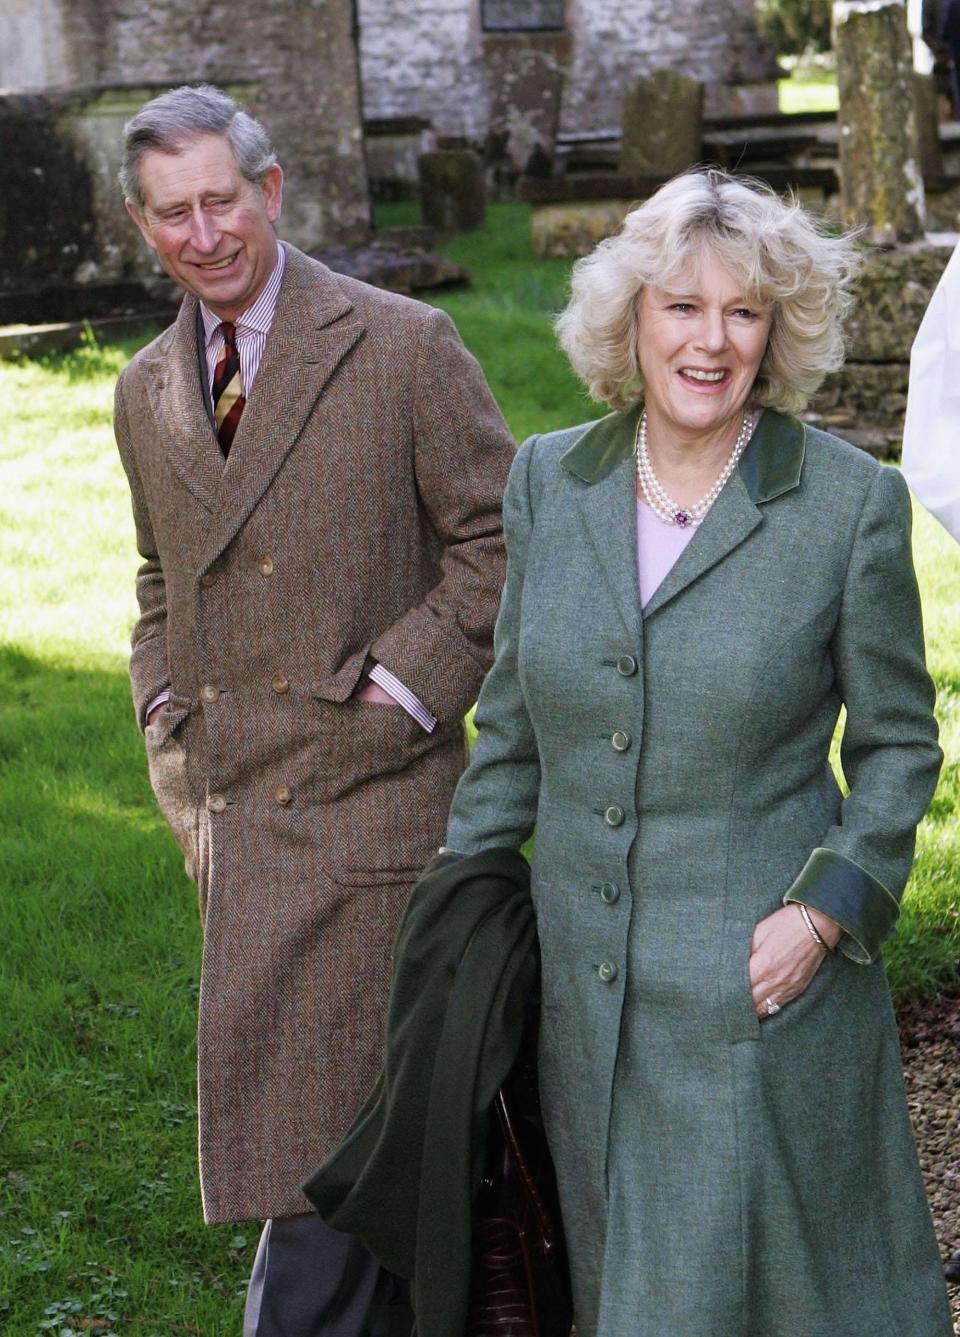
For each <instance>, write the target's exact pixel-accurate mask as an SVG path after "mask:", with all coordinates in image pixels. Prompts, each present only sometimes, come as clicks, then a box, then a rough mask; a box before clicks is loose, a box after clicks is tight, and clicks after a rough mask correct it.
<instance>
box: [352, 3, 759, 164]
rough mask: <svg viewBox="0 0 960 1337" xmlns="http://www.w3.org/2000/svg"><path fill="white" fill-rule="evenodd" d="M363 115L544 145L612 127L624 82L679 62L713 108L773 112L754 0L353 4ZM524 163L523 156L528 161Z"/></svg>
mask: <svg viewBox="0 0 960 1337" xmlns="http://www.w3.org/2000/svg"><path fill="white" fill-rule="evenodd" d="M357 3H358V13H359V20H360V25H359V27H360V61H361V70H362V81H363V101H364V114H365V116H366V117H367V118H372V119H375V120H378V121H383V122H386V121H389V120H390V119H394V120H409V118H412V117H422V118H426V119H427V120H429V122H430V124H431V128H432V131H433V133H434V134H435V135H436V136H439V137H448V138H465V139H467V140H468V141H471V142H473V143H476V144H486V143H488V142H489V136H490V135H491V133H492V134H494V135H496V134H500V135H503V136H505V137H507V138H512V139H513V141H514V143H513V145H512V148H513V153H514V156H515V157H516V156H518V154H519V156H520V157H521V158H522V157H523V149H524V143H523V140H524V136H526V141H527V142H528V143H530V144H531V145H532V144H533V143H534V142H535V141H538V140H539V141H540V144H541V147H544V146H545V144H546V137H547V136H548V132H549V128H550V123H551V122H552V124H553V128H554V129H559V132H560V133H561V134H563V135H567V136H584V137H586V136H588V135H596V134H603V133H615V132H616V131H617V129H618V128H619V125H620V115H621V104H622V99H623V91H624V88H625V86H626V84H627V82H628V81H629V80H630V79H631V78H632V77H634V76H636V75H639V74H647V73H650V72H651V71H652V70H654V69H658V68H672V69H676V70H679V71H681V72H682V73H684V74H687V75H691V76H692V77H694V78H696V79H698V80H699V81H700V82H701V83H703V84H704V87H705V112H706V114H707V115H708V116H711V115H723V114H728V113H732V114H740V113H749V112H753V111H771V110H775V109H776V90H775V87H774V85H773V83H772V80H773V79H774V78H775V75H776V66H775V61H774V59H773V52H772V50H771V49H770V48H769V46H768V45H767V44H766V43H765V42H764V41H763V39H761V37H760V35H759V32H758V29H757V22H756V15H755V11H754V0H672V3H671V4H664V3H663V0H630V3H627V4H625V3H623V0H416V3H411V0H357ZM521 165H525V164H521Z"/></svg>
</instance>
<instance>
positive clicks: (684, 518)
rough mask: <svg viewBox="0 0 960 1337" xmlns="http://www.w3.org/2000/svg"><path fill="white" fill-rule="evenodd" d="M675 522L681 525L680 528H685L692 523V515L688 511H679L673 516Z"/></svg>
mask: <svg viewBox="0 0 960 1337" xmlns="http://www.w3.org/2000/svg"><path fill="white" fill-rule="evenodd" d="M673 523H674V524H675V525H679V526H680V528H681V529H683V527H684V526H685V525H688V524H689V523H690V517H689V515H688V514H687V512H686V511H677V513H676V515H675V516H674V517H673Z"/></svg>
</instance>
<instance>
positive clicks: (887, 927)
mask: <svg viewBox="0 0 960 1337" xmlns="http://www.w3.org/2000/svg"><path fill="white" fill-rule="evenodd" d="M792 902H800V903H801V904H803V905H806V906H808V907H810V908H811V909H813V910H820V911H821V912H822V913H823V914H825V915H827V916H828V918H830V919H832V920H833V921H834V923H835V924H839V925H840V927H841V928H842V929H843V931H844V936H843V937H842V938H841V939H840V942H839V944H838V946H839V948H840V951H841V952H843V954H844V956H848V957H849V958H850V960H851V961H856V962H857V963H858V964H859V965H864V966H867V965H870V964H871V962H873V961H875V960H876V959H877V957H878V956H879V955H880V945H881V943H882V942H883V940H884V938H886V937H888V936H889V935H890V933H892V931H893V926H894V924H895V923H896V922H897V918H898V916H899V914H900V906H899V904H898V902H897V898H896V897H895V896H894V895H893V894H892V893H891V892H889V891H888V890H887V888H886V887H885V886H884V885H883V883H882V882H878V881H877V879H876V878H875V877H872V876H871V875H870V874H869V873H868V872H867V871H866V869H864V868H861V867H860V866H859V864H855V863H853V862H852V860H850V859H847V858H845V857H844V855H842V854H838V853H837V852H836V850H829V849H823V848H820V849H815V850H814V851H813V853H812V854H811V855H810V858H809V859H808V860H807V862H806V864H805V865H804V867H803V869H802V871H801V872H800V875H799V877H797V879H796V881H795V882H794V883H793V885H792V886H791V887H790V889H789V890H788V891H787V893H786V895H785V896H784V898H783V903H784V905H789V904H791V903H792Z"/></svg>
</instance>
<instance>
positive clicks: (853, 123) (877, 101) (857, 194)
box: [833, 0, 924, 246]
mask: <svg viewBox="0 0 960 1337" xmlns="http://www.w3.org/2000/svg"><path fill="white" fill-rule="evenodd" d="M833 23H834V33H835V37H834V48H835V50H836V56H837V84H838V87H839V93H840V112H839V118H838V119H839V128H840V183H841V198H842V214H843V221H844V224H845V226H847V227H862V228H863V229H864V238H865V240H866V241H868V242H870V243H871V244H872V245H874V246H895V245H896V244H897V242H905V241H913V240H916V239H917V238H919V237H922V236H923V230H924V197H923V181H922V179H921V175H920V167H919V163H918V159H917V149H916V120H915V117H914V107H913V56H912V50H911V42H910V35H909V33H908V31H907V15H906V9H905V7H904V5H903V4H902V3H901V2H900V0H836V3H835V4H834V6H833Z"/></svg>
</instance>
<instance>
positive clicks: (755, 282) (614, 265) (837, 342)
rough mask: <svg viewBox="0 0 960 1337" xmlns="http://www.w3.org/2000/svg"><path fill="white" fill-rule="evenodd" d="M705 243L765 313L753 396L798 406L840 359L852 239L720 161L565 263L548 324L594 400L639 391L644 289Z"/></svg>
mask: <svg viewBox="0 0 960 1337" xmlns="http://www.w3.org/2000/svg"><path fill="white" fill-rule="evenodd" d="M705 251H709V252H710V253H712V255H713V256H714V257H715V258H716V259H717V260H719V261H720V263H721V264H722V265H724V267H725V268H727V269H728V270H729V271H730V273H731V274H732V275H734V276H735V277H736V279H737V280H738V282H740V283H742V284H743V296H744V298H745V299H746V300H748V301H750V302H757V303H760V304H762V305H764V306H767V307H769V308H770V309H771V311H772V323H771V326H770V338H769V340H768V343H767V350H766V352H765V354H764V356H763V360H762V362H761V363H760V370H759V371H758V372H757V378H756V380H755V381H754V384H753V388H752V390H751V392H750V397H749V401H748V402H749V403H750V404H752V405H756V406H757V407H766V408H777V409H783V410H785V411H788V412H796V411H797V410H798V409H801V408H803V407H804V405H805V404H806V403H807V400H808V399H809V397H810V396H811V395H812V394H813V392H814V391H815V390H816V388H817V386H818V385H819V384H820V382H821V381H822V380H823V378H824V376H826V374H827V372H829V371H835V370H836V369H837V368H838V367H840V366H841V365H842V363H843V335H842V323H843V318H844V316H845V315H846V313H847V311H848V309H849V307H850V305H851V303H852V301H853V299H852V297H851V296H850V291H849V289H850V283H851V280H852V277H853V274H854V271H855V269H856V266H857V254H856V249H855V246H854V244H853V239H852V237H851V236H844V237H831V236H828V235H827V234H826V233H825V231H824V229H823V228H822V227H821V225H820V224H819V223H818V222H817V221H816V220H815V219H814V218H813V217H811V215H810V214H808V213H807V212H806V211H805V210H804V209H802V208H801V206H800V205H799V204H798V203H797V201H796V200H795V199H793V198H791V199H789V200H786V201H785V200H782V199H781V198H780V197H779V196H778V195H777V194H775V192H774V191H773V190H771V189H770V187H769V186H767V185H765V184H764V183H763V182H759V181H755V180H753V179H752V178H748V177H732V176H730V175H729V174H728V173H726V172H723V171H721V170H719V169H718V168H707V169H706V170H704V169H699V168H698V169H696V170H694V171H690V172H684V173H683V175H682V176H678V177H674V179H673V180H672V181H668V182H667V184H666V185H665V186H662V187H661V188H660V189H659V190H658V191H657V193H656V194H655V195H653V196H651V198H650V199H649V200H647V201H646V203H645V204H642V205H640V207H639V208H637V209H634V210H633V211H632V212H631V213H629V214H628V215H627V217H626V218H625V219H624V222H623V226H622V227H621V229H620V231H619V232H618V233H617V235H616V236H615V237H608V238H607V240H606V241H602V242H601V243H600V244H599V246H597V248H596V249H595V250H594V251H593V252H592V253H591V254H590V255H588V256H586V257H584V259H582V260H578V261H577V263H576V265H575V266H574V269H573V279H572V288H573V295H572V297H571V299H570V302H569V305H568V306H567V308H566V310H565V311H564V312H563V313H562V315H561V316H560V317H559V318H558V320H557V323H556V330H557V335H558V337H559V339H560V344H561V346H562V347H563V349H564V351H565V352H566V354H567V356H568V357H569V359H570V363H571V365H572V367H573V370H574V371H575V372H576V374H577V375H578V376H579V377H580V379H581V380H582V381H583V382H584V384H585V385H586V387H587V389H588V390H589V391H590V394H591V396H592V397H593V398H594V399H598V400H603V401H605V402H606V403H608V404H611V405H612V406H613V407H614V408H625V407H626V406H627V405H628V404H631V403H633V402H634V401H635V400H637V399H639V398H640V397H641V396H642V395H643V377H642V375H641V372H640V366H639V362H638V354H637V342H638V338H639V337H640V335H641V330H640V323H639V311H640V301H639V298H640V293H641V291H642V289H643V288H645V287H646V286H647V285H648V284H649V285H650V286H652V287H657V288H666V289H667V290H669V289H670V286H671V284H672V283H673V282H674V281H675V280H676V279H678V278H679V276H680V274H681V272H682V271H683V270H685V269H686V268H687V267H688V266H689V265H690V264H691V263H693V264H695V263H696V261H697V259H698V257H699V256H700V255H702V254H703V253H704V252H705Z"/></svg>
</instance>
